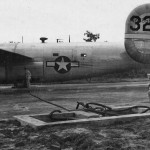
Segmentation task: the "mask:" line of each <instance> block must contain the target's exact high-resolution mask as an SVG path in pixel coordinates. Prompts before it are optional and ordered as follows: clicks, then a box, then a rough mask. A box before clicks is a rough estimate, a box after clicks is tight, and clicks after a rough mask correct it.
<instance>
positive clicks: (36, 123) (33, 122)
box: [14, 113, 150, 129]
mask: <svg viewBox="0 0 150 150" xmlns="http://www.w3.org/2000/svg"><path fill="white" fill-rule="evenodd" d="M40 115H42V114H40ZM43 115H46V114H43ZM47 115H49V114H47ZM36 116H37V115H21V116H14V118H15V119H17V120H18V121H19V122H20V123H21V124H22V125H23V126H25V125H29V126H31V127H33V128H35V129H37V128H42V127H45V126H50V127H51V126H56V125H57V126H59V125H67V124H68V125H69V124H95V123H96V124H99V125H100V126H104V125H111V124H113V123H115V122H126V121H131V120H133V119H138V118H149V117H150V113H144V114H130V115H122V116H111V117H99V118H85V119H79V118H77V119H76V120H67V121H57V122H44V121H41V120H38V119H35V118H34V117H36Z"/></svg>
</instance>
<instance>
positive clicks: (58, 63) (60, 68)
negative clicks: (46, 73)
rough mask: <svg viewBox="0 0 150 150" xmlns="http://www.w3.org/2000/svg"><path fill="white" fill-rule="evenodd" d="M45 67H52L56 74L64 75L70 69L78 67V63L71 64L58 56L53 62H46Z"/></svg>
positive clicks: (65, 58)
mask: <svg viewBox="0 0 150 150" xmlns="http://www.w3.org/2000/svg"><path fill="white" fill-rule="evenodd" d="M46 67H54V69H55V70H56V71H57V72H58V73H62V74H64V73H67V72H69V71H70V70H71V67H79V62H76V61H73V62H72V61H71V60H70V59H69V58H68V57H66V56H59V57H58V58H56V59H55V61H54V62H52V61H47V62H46Z"/></svg>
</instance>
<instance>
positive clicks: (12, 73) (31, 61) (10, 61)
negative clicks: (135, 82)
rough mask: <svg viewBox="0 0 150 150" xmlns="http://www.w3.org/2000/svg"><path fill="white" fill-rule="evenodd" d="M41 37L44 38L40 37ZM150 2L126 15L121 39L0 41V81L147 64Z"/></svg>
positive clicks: (92, 73) (74, 76) (55, 77)
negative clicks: (40, 41)
mask: <svg viewBox="0 0 150 150" xmlns="http://www.w3.org/2000/svg"><path fill="white" fill-rule="evenodd" d="M43 41H44V40H43ZM149 64H150V4H144V5H141V6H138V7H137V8H135V9H134V10H133V11H132V12H131V13H130V14H129V16H128V18H127V20H126V27H125V40H124V43H110V42H103V43H91V42H85V43H62V42H61V43H55V44H54V43H53V44H52V43H45V42H42V43H38V44H37V43H36V44H34V43H31V44H25V43H4V44H0V81H14V80H17V79H23V78H24V68H28V69H29V70H30V72H31V74H32V79H36V80H39V81H45V82H48V81H49V82H51V81H58V80H61V81H64V80H71V79H78V78H88V77H93V76H99V75H101V74H102V73H110V72H116V71H122V70H128V69H131V68H138V67H147V68H149V67H150V65H149Z"/></svg>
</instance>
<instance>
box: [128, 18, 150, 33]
mask: <svg viewBox="0 0 150 150" xmlns="http://www.w3.org/2000/svg"><path fill="white" fill-rule="evenodd" d="M130 21H132V22H133V23H134V25H132V26H130V29H131V30H132V31H138V30H139V29H140V27H141V25H140V23H141V21H142V22H143V31H150V16H145V17H144V18H143V19H142V20H141V18H140V17H139V16H132V17H131V18H130ZM148 26H149V28H148Z"/></svg>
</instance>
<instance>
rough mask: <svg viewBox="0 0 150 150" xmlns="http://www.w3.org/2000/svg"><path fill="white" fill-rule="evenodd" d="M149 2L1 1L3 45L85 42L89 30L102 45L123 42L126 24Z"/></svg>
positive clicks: (82, 0)
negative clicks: (42, 42) (6, 43)
mask: <svg viewBox="0 0 150 150" xmlns="http://www.w3.org/2000/svg"><path fill="white" fill-rule="evenodd" d="M145 3H150V1H149V0H0V43H2V42H10V41H14V42H21V40H22V36H23V40H24V43H30V42H40V40H39V38H40V37H47V38H48V41H47V42H56V39H57V38H59V39H63V41H64V42H68V39H69V35H70V37H71V42H84V40H83V38H86V37H85V36H84V33H85V32H86V31H87V30H88V31H91V32H92V33H99V34H100V39H99V40H98V41H99V42H101V41H110V42H116V41H123V40H124V32H125V21H126V19H127V16H128V15H129V13H130V12H131V11H132V10H133V9H134V8H135V7H137V6H139V5H141V4H145Z"/></svg>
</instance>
